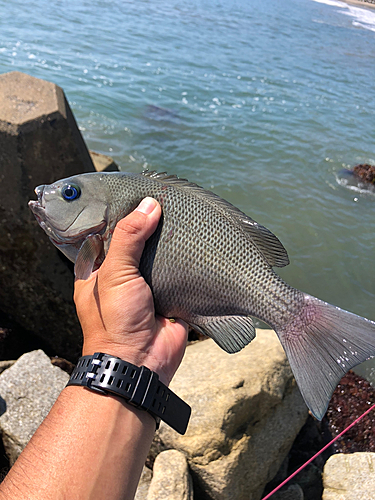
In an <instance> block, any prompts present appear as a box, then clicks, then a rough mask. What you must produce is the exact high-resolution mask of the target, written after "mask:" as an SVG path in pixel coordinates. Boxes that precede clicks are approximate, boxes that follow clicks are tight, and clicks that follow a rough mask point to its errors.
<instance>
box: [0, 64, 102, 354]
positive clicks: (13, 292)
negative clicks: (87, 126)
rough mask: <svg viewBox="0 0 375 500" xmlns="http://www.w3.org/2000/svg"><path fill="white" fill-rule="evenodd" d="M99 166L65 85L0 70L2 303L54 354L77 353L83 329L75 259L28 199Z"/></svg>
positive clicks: (0, 306)
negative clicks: (55, 241) (52, 237)
mask: <svg viewBox="0 0 375 500" xmlns="http://www.w3.org/2000/svg"><path fill="white" fill-rule="evenodd" d="M94 170H95V169H94V166H93V163H92V160H91V157H90V154H89V152H88V150H87V147H86V145H85V143H84V140H83V138H82V136H81V133H80V132H79V130H78V127H77V124H76V121H75V119H74V116H73V114H72V111H71V109H70V107H69V104H68V102H67V100H66V98H65V95H64V92H63V90H62V89H61V88H60V87H58V86H57V85H55V84H53V83H50V82H46V81H44V80H39V79H37V78H33V77H31V76H29V75H25V74H23V73H18V72H12V73H6V74H3V75H0V283H1V287H0V310H1V311H2V312H3V313H5V314H6V315H7V316H8V317H10V318H11V319H12V320H13V321H15V322H16V323H18V324H20V325H22V326H23V327H24V328H26V329H28V330H31V331H33V332H35V334H36V335H37V336H38V337H39V338H41V339H42V340H43V342H44V343H43V345H44V346H45V349H47V351H48V353H49V354H51V355H55V354H58V355H60V356H63V357H65V358H68V359H71V360H74V361H75V360H76V358H77V356H78V355H79V353H80V346H79V344H80V342H81V334H80V326H79V323H78V320H77V318H76V314H75V308H74V305H73V301H72V294H73V273H72V266H71V264H70V263H68V262H67V260H66V259H64V258H63V257H62V255H61V254H60V253H59V252H58V250H57V249H56V248H54V247H53V246H52V244H51V243H50V242H49V240H48V238H47V237H46V235H45V234H44V233H43V231H41V229H40V227H39V226H38V224H37V222H36V220H35V219H34V217H33V215H32V214H31V212H30V210H29V209H28V206H27V203H28V201H29V200H30V199H35V194H34V188H35V187H36V186H37V185H40V184H49V183H51V182H53V181H55V180H57V179H60V178H63V177H68V176H70V175H74V174H77V173H82V172H92V171H94Z"/></svg>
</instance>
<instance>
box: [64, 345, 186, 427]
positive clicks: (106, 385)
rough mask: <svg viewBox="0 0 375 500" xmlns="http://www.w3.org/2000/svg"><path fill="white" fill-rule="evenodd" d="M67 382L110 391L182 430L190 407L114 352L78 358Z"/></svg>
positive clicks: (154, 375) (152, 375) (152, 374)
mask: <svg viewBox="0 0 375 500" xmlns="http://www.w3.org/2000/svg"><path fill="white" fill-rule="evenodd" d="M68 385H80V386H84V387H87V388H88V389H91V390H93V391H97V392H100V393H101V394H114V395H116V396H120V397H122V398H124V399H125V400H126V402H127V403H129V404H131V405H132V406H135V407H137V408H139V409H141V410H145V411H147V412H148V413H150V414H151V415H152V416H153V417H154V418H155V420H156V424H157V427H158V424H159V422H160V419H161V420H163V421H164V422H165V423H166V424H168V425H169V426H170V427H172V429H174V430H175V431H177V432H178V433H180V434H185V432H186V428H187V425H188V422H189V418H190V414H191V408H190V406H189V405H188V404H187V403H185V401H183V400H182V399H180V398H179V397H178V396H177V395H176V394H175V393H174V392H173V391H171V390H170V389H169V388H168V387H167V386H166V385H165V384H163V383H162V382H160V380H159V376H158V374H157V373H155V372H153V371H151V370H149V369H148V368H147V367H146V366H141V367H139V366H135V365H133V364H131V363H128V362H127V361H123V360H122V359H120V358H117V357H116V356H111V355H110V354H104V353H103V352H96V353H95V354H94V355H92V356H82V357H81V358H79V360H78V363H77V366H76V367H75V369H74V371H73V373H72V375H71V377H70V380H69V382H68V383H67V386H68Z"/></svg>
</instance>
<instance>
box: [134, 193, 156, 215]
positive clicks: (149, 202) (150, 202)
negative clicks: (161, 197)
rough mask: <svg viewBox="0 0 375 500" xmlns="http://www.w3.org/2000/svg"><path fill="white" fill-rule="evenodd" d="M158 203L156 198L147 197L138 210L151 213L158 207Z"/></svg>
mask: <svg viewBox="0 0 375 500" xmlns="http://www.w3.org/2000/svg"><path fill="white" fill-rule="evenodd" d="M156 203H157V202H156V200H154V198H150V197H147V198H145V199H144V200H142V201H141V203H140V204H139V205H138V207H137V208H136V210H137V211H138V212H142V213H143V214H145V215H149V214H150V213H151V212H153V210H154V208H155V207H156Z"/></svg>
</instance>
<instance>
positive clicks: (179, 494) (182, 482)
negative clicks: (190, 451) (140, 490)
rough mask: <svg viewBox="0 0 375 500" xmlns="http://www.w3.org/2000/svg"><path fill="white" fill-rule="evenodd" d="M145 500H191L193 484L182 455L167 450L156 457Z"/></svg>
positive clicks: (178, 452)
mask: <svg viewBox="0 0 375 500" xmlns="http://www.w3.org/2000/svg"><path fill="white" fill-rule="evenodd" d="M147 500H193V483H192V479H191V476H190V474H189V467H188V464H187V461H186V458H185V455H184V454H183V453H181V452H180V451H177V450H167V451H163V452H162V453H160V455H158V456H157V457H156V460H155V463H154V468H153V475H152V480H151V484H150V488H149V490H148V496H147Z"/></svg>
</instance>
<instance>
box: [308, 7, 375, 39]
mask: <svg viewBox="0 0 375 500" xmlns="http://www.w3.org/2000/svg"><path fill="white" fill-rule="evenodd" d="M313 1H314V2H317V3H323V4H325V5H331V6H333V7H339V8H340V9H343V10H340V12H341V13H342V14H344V15H346V16H349V17H352V18H353V21H352V25H353V26H355V27H357V28H364V29H367V30H370V31H375V11H371V10H369V9H363V8H361V7H353V6H352V5H348V4H346V3H344V2H339V1H337V0H313Z"/></svg>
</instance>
